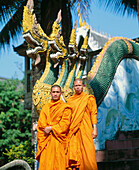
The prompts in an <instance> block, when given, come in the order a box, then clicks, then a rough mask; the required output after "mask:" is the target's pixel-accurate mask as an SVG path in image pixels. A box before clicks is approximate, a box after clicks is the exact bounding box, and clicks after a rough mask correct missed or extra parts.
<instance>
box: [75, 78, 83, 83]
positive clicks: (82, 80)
mask: <svg viewBox="0 0 139 170" xmlns="http://www.w3.org/2000/svg"><path fill="white" fill-rule="evenodd" d="M77 81H81V82H82V84H83V80H82V79H79V78H77V79H75V80H74V83H75V82H77Z"/></svg>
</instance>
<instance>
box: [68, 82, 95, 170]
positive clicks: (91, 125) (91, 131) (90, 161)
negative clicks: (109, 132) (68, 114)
mask: <svg viewBox="0 0 139 170" xmlns="http://www.w3.org/2000/svg"><path fill="white" fill-rule="evenodd" d="M74 90H75V95H73V96H71V97H70V98H69V99H68V101H67V103H68V104H69V105H71V106H72V109H73V113H72V118H71V125H70V130H69V138H70V142H69V149H68V159H69V165H68V169H69V170H70V169H79V170H97V162H96V155H95V146H94V141H93V139H94V138H96V137H97V126H96V124H97V105H96V100H95V97H94V96H93V95H88V94H85V93H84V92H83V81H82V80H81V79H76V80H75V81H74Z"/></svg>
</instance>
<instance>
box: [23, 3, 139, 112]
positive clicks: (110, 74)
mask: <svg viewBox="0 0 139 170" xmlns="http://www.w3.org/2000/svg"><path fill="white" fill-rule="evenodd" d="M33 7H34V5H33V1H32V0H29V1H28V3H27V5H26V6H25V7H24V13H23V37H24V38H25V40H26V41H27V42H28V44H29V48H28V50H27V51H26V52H27V55H28V56H31V55H35V57H36V62H37V61H40V55H41V54H43V56H45V57H46V65H45V70H44V72H43V74H42V76H41V78H40V80H37V82H36V84H35V86H34V88H33V93H32V99H33V103H34V105H35V108H36V110H37V113H38V115H39V113H40V110H41V108H42V106H43V105H44V104H45V103H46V102H49V101H50V100H51V96H50V88H51V85H54V84H58V85H60V86H61V87H62V91H63V95H62V99H63V100H64V101H67V99H68V98H69V97H70V96H71V95H73V93H74V91H73V82H74V80H75V78H82V76H83V73H84V70H85V65H86V62H87V60H88V39H89V27H88V25H87V26H86V29H87V30H88V31H87V34H86V37H85V38H84V41H83V43H82V45H81V47H80V48H79V44H78V45H77V43H76V29H77V22H75V24H74V28H73V29H72V32H71V36H70V41H69V45H68V49H67V48H66V46H65V44H64V41H63V36H62V35H61V30H60V21H61V11H59V13H58V16H57V19H56V21H55V22H54V23H53V27H52V33H51V35H49V36H48V35H46V34H45V33H44V31H43V30H42V28H41V26H40V24H38V23H37V19H36V16H35V14H34V13H33ZM78 12H79V11H78ZM79 24H80V27H81V26H84V25H85V23H84V22H82V18H80V21H79ZM124 58H134V59H137V60H139V44H138V43H135V42H134V41H133V40H131V39H127V38H123V37H114V38H112V39H110V40H109V41H108V42H107V43H106V44H105V46H104V47H103V49H102V51H101V52H100V53H99V55H98V57H97V59H96V61H95V62H94V64H93V66H92V68H91V70H90V71H89V72H88V73H87V76H86V78H84V84H85V88H84V91H85V92H86V93H88V94H94V96H95V98H96V101H97V106H99V105H100V104H101V102H102V101H103V99H104V97H105V96H106V94H107V91H108V89H109V87H110V85H111V82H112V80H113V78H114V75H115V72H116V69H117V67H118V65H119V63H120V61H121V60H122V59H124Z"/></svg>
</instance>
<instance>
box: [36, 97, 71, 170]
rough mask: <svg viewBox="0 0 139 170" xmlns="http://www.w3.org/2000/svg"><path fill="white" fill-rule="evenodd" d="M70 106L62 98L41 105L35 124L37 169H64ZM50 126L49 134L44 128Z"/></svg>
mask: <svg viewBox="0 0 139 170" xmlns="http://www.w3.org/2000/svg"><path fill="white" fill-rule="evenodd" d="M71 110H72V109H71V107H70V106H69V105H67V104H66V103H64V102H63V101H62V100H59V101H57V102H54V101H51V102H50V103H47V104H46V105H44V106H43V108H42V110H41V113H40V116H39V120H38V124H37V153H36V159H37V160H38V161H39V170H65V166H66V165H65V159H66V158H65V152H66V148H65V146H66V142H67V141H66V139H67V133H68V128H69V125H70V121H71ZM47 126H51V128H52V131H51V132H50V133H49V134H45V133H44V128H45V127H47Z"/></svg>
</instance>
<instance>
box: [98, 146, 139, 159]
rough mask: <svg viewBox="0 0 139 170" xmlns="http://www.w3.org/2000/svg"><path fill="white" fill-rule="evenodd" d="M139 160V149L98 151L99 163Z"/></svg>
mask: <svg viewBox="0 0 139 170" xmlns="http://www.w3.org/2000/svg"><path fill="white" fill-rule="evenodd" d="M138 158H139V148H128V149H118V150H103V151H96V159H97V162H103V161H117V160H126V159H128V160H132V159H138Z"/></svg>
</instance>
